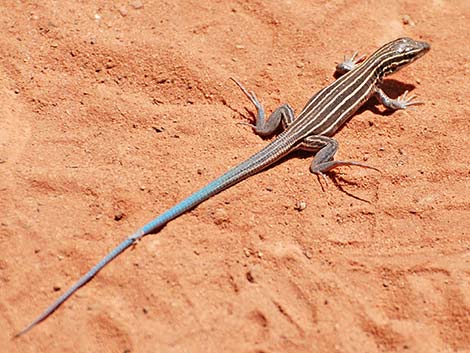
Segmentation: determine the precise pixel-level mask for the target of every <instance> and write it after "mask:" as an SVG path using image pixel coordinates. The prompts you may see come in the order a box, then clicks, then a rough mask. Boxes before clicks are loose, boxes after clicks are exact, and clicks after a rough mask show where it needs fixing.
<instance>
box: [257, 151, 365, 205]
mask: <svg viewBox="0 0 470 353" xmlns="http://www.w3.org/2000/svg"><path fill="white" fill-rule="evenodd" d="M314 156H315V154H314V153H313V154H312V153H311V152H308V151H302V150H296V151H293V152H292V153H289V154H288V155H286V156H284V157H282V158H281V159H280V160H278V161H276V162H274V163H273V164H272V165H270V166H269V167H268V168H266V170H269V169H271V168H274V167H276V166H278V165H279V164H282V163H283V162H285V161H286V160H288V159H291V158H299V159H308V160H310V161H312V160H313V157H314ZM307 168H308V167H307ZM343 174H344V173H342V172H338V171H335V170H332V171H329V172H326V173H325V176H326V177H327V178H328V180H331V181H332V182H333V185H334V186H335V187H337V188H338V189H339V190H340V191H341V192H343V193H344V194H346V195H347V196H349V197H352V198H354V199H356V200H359V201H363V202H367V203H370V201H369V200H366V199H364V198H362V197H359V196H357V195H354V194H353V193H351V192H350V191H348V190H347V189H346V188H345V185H349V186H357V185H359V183H357V182H354V181H351V180H348V179H346V178H345V177H343V176H342V175H343ZM312 176H314V174H313V173H312ZM316 177H317V180H318V182H319V183H320V186H321V188H322V190H323V191H324V192H325V191H326V188H325V186H324V183H323V182H322V178H321V177H320V176H319V175H316ZM326 185H327V186H328V183H326Z"/></svg>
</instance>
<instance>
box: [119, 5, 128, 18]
mask: <svg viewBox="0 0 470 353" xmlns="http://www.w3.org/2000/svg"><path fill="white" fill-rule="evenodd" d="M119 13H120V14H121V16H122V17H126V16H127V9H126V8H125V7H124V6H121V7H120V8H119Z"/></svg>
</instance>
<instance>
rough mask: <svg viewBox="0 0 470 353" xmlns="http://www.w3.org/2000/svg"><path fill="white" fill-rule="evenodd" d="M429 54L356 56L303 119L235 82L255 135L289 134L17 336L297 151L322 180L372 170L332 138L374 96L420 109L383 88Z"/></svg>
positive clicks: (395, 49) (393, 105)
mask: <svg viewBox="0 0 470 353" xmlns="http://www.w3.org/2000/svg"><path fill="white" fill-rule="evenodd" d="M429 49H430V46H429V44H427V43H425V42H419V41H415V40H413V39H410V38H399V39H396V40H394V41H392V42H390V43H387V44H385V45H384V46H382V47H381V48H380V49H378V50H377V51H376V52H375V53H373V54H372V55H371V56H370V57H369V58H367V59H364V58H363V57H361V58H357V59H356V54H355V55H353V56H352V57H351V58H350V59H347V60H345V62H344V63H342V64H340V65H338V66H337V71H338V73H340V74H342V76H340V77H339V78H338V79H337V80H336V81H334V82H333V83H331V84H330V85H328V86H327V87H325V88H323V89H322V90H321V91H320V92H318V93H317V94H315V95H314V96H313V97H312V98H311V99H310V100H309V101H308V102H307V104H306V106H305V107H304V108H303V109H302V111H301V112H300V114H299V115H298V117H297V118H296V117H295V116H294V111H293V109H292V108H291V107H290V106H289V105H287V104H285V105H282V106H280V107H279V108H277V109H276V110H275V111H274V112H273V113H272V114H271V116H270V117H269V118H268V120H265V116H264V110H263V107H262V106H261V104H260V102H259V101H258V99H257V98H256V96H255V94H254V93H251V92H248V91H247V90H246V89H245V88H244V87H243V86H242V85H241V84H240V83H239V82H238V81H236V80H234V81H235V82H236V83H237V85H238V86H239V87H240V88H241V89H242V90H243V92H244V93H245V94H246V95H247V96H248V98H249V99H250V100H251V101H252V102H253V104H254V105H255V107H256V109H257V117H256V125H255V126H254V127H253V128H254V131H255V132H256V133H257V134H258V135H261V136H270V135H272V134H274V133H275V132H276V130H278V128H282V129H283V130H284V131H283V132H282V133H280V134H279V135H278V137H277V138H276V139H274V140H273V141H272V142H271V143H269V144H268V145H267V146H266V147H264V148H263V149H262V150H261V151H259V152H258V153H256V154H254V155H253V156H251V157H250V158H248V159H247V160H246V161H244V162H242V163H240V164H239V165H237V166H236V167H234V168H232V169H230V170H229V171H228V172H226V173H225V174H223V175H222V176H220V177H219V178H217V179H215V180H214V181H212V182H210V183H209V184H208V185H207V186H205V187H203V188H202V189H200V190H199V191H196V192H195V193H194V194H192V195H191V196H189V197H188V198H186V199H184V200H183V201H181V202H180V203H178V204H176V205H175V206H173V207H172V208H170V209H168V210H167V211H165V212H164V213H162V214H161V215H160V216H158V217H157V218H155V219H153V220H152V221H150V222H149V223H147V224H146V225H144V226H143V227H142V228H140V229H139V230H137V231H136V232H135V233H134V234H132V235H131V236H129V237H128V238H127V239H125V240H124V241H123V242H122V243H121V244H119V245H118V246H117V247H116V248H115V249H114V250H112V251H111V252H110V253H108V255H106V256H105V257H104V258H103V259H102V260H101V261H100V262H98V263H97V264H96V265H95V266H94V267H93V268H92V269H91V270H89V271H88V272H87V273H86V274H85V275H84V276H83V277H81V278H80V279H79V280H78V281H77V282H76V283H75V284H73V285H72V286H71V287H70V288H69V289H68V290H67V291H66V292H65V293H64V294H62V295H61V296H60V297H59V298H58V299H57V300H56V301H55V302H54V303H53V304H52V305H51V306H49V307H48V308H47V309H46V310H45V311H44V312H43V313H41V314H40V315H39V316H38V317H37V318H36V319H35V320H34V321H33V322H31V323H30V324H29V325H28V326H26V327H25V328H24V329H23V330H22V331H20V332H19V333H17V334H16V336H15V337H18V336H20V335H22V334H24V333H26V332H28V331H29V330H30V329H32V328H33V327H34V326H35V325H37V324H38V323H40V322H41V321H43V320H44V319H46V318H47V317H48V316H49V315H51V314H52V313H53V312H54V311H55V310H57V308H58V307H59V306H60V305H62V304H63V303H64V302H65V301H66V300H67V299H68V298H69V297H70V296H71V295H72V294H73V293H75V291H76V290H77V289H79V288H80V287H81V286H83V285H84V284H85V283H87V282H88V281H89V280H91V279H92V278H93V277H94V276H95V275H96V273H98V272H99V271H100V270H101V269H102V268H103V267H105V266H106V265H107V264H108V263H109V262H111V261H112V260H113V259H114V258H115V257H116V256H118V255H119V254H121V253H122V252H123V251H124V250H126V249H127V248H129V247H130V246H131V245H132V244H134V243H135V242H136V241H137V240H139V239H141V238H142V237H144V236H145V235H147V234H150V233H154V232H156V231H157V230H159V229H161V228H162V227H163V226H164V225H165V224H166V223H168V222H169V221H171V220H172V219H175V218H176V217H178V216H180V215H182V214H183V213H185V212H187V211H188V210H190V209H192V208H194V207H195V206H197V205H198V204H200V203H201V202H203V201H205V200H207V199H208V198H210V197H212V196H214V195H215V194H217V193H219V192H221V191H223V190H225V189H227V188H229V187H231V186H232V185H234V184H236V183H238V182H240V181H242V180H244V179H246V178H248V177H249V176H251V175H253V174H255V173H257V172H259V171H261V170H264V169H266V168H267V167H268V166H269V165H271V164H272V163H274V162H276V161H278V160H279V159H280V158H282V157H283V156H285V155H287V154H288V153H290V152H292V151H294V150H299V149H301V150H307V151H310V152H312V153H316V155H315V157H314V159H313V162H312V164H311V166H310V170H311V172H312V173H315V174H317V175H322V176H324V174H323V173H325V172H328V171H330V170H332V169H334V168H337V167H340V166H360V167H365V168H372V167H370V166H367V165H365V164H361V163H357V162H349V161H335V160H334V159H333V158H334V155H335V153H336V151H337V149H338V142H337V141H336V140H334V139H332V138H331V137H330V136H332V135H333V134H334V133H335V132H336V131H337V130H338V128H339V127H340V126H342V125H343V124H344V123H345V122H346V121H347V120H348V119H349V118H350V117H351V116H352V115H353V114H354V113H355V112H356V111H357V109H358V108H359V107H360V106H362V105H363V103H364V102H365V101H367V100H368V99H369V98H370V97H371V96H374V95H375V96H376V97H377V98H378V99H379V101H380V102H381V103H382V104H383V105H384V106H385V107H387V108H389V109H392V110H396V109H405V108H407V107H408V106H410V105H413V104H418V103H417V102H416V101H413V99H414V96H410V97H407V92H405V93H404V94H403V95H402V96H400V97H399V98H398V99H391V98H389V97H388V96H387V95H386V94H385V93H384V92H383V91H382V90H381V89H380V83H381V82H382V79H383V77H384V76H387V75H389V74H392V73H394V72H396V71H398V70H399V69H401V68H402V67H404V66H405V65H407V64H409V63H411V62H413V61H415V60H416V59H418V58H419V57H421V56H422V55H424V54H425V53H426V52H428V51H429ZM372 169H375V168H372Z"/></svg>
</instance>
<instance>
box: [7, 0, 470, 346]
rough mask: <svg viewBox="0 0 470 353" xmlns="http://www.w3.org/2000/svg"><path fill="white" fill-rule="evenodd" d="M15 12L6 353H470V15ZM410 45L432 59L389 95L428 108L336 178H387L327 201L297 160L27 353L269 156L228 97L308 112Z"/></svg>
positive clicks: (340, 189) (447, 10)
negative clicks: (171, 213)
mask: <svg viewBox="0 0 470 353" xmlns="http://www.w3.org/2000/svg"><path fill="white" fill-rule="evenodd" d="M5 3H8V5H1V7H0V10H1V20H0V26H1V27H0V30H1V33H2V35H1V37H0V89H1V94H0V175H1V178H0V191H1V195H2V196H1V198H0V209H1V210H2V212H1V218H0V242H1V243H0V249H1V250H0V254H1V255H0V284H1V287H0V288H1V290H0V308H1V313H2V314H1V319H0V323H1V328H2V329H1V330H0V347H2V348H1V351H3V352H49V353H54V352H61V353H62V352H252V353H254V352H258V353H261V352H264V353H268V352H389V351H399V352H401V351H407V352H454V351H458V352H470V348H469V347H470V231H469V229H470V211H469V209H470V196H469V195H470V192H469V191H470V190H469V188H470V182H469V178H470V175H469V164H470V144H469V136H470V124H469V116H470V105H469V103H468V99H469V97H470V59H469V58H470V45H469V44H468V39H469V38H468V36H469V35H470V2H469V1H467V0H461V1H452V2H451V1H449V2H446V1H433V2H430V1H424V0H418V1H413V2H409V1H397V2H394V1H383V2H381V3H379V2H364V1H355V0H351V1H347V2H346V1H332V2H330V1H325V2H322V3H320V2H318V3H317V4H312V1H308V0H292V1H266V2H263V1H258V0H247V1H233V2H229V1H212V2H204V3H203V4H201V2H200V1H190V0H182V1H177V2H176V3H178V4H179V5H176V4H175V3H174V2H171V1H154V2H151V1H141V2H140V1H131V2H126V1H118V2H113V1H67V2H65V1H64V2H62V1H53V0H45V1H42V2H38V1H22V2H19V1H15V2H13V1H8V2H5ZM37 3H42V5H37ZM63 3H67V5H60V6H59V5H58V4H63ZM113 3H116V4H113ZM406 16H408V19H407V17H406ZM400 36H410V37H412V38H415V39H422V40H426V41H428V42H430V43H431V45H432V50H431V52H430V53H428V54H427V55H426V56H425V57H423V58H422V59H420V60H419V61H417V62H416V63H414V64H413V65H411V66H409V67H407V68H406V69H404V70H403V71H401V72H400V73H398V74H397V75H394V76H393V77H392V78H390V79H389V80H387V83H386V85H385V90H386V91H387V92H388V93H389V94H390V95H392V96H398V95H399V94H401V93H403V91H404V90H406V89H410V90H412V91H413V93H414V94H417V95H418V96H419V99H420V100H422V101H424V102H426V104H425V105H424V106H419V107H417V108H416V109H415V110H409V111H401V112H395V113H393V114H383V113H382V112H383V109H382V107H380V106H377V108H376V107H374V101H372V102H371V103H370V104H368V105H367V107H366V108H367V109H364V110H362V111H361V112H360V113H359V114H357V116H355V117H354V118H353V119H352V120H351V121H350V122H349V123H348V124H347V125H346V126H345V127H344V128H343V129H342V130H341V131H340V133H338V134H337V135H336V138H337V139H338V141H339V142H340V152H339V153H338V156H337V157H338V158H339V159H352V160H358V161H361V160H367V163H369V164H371V165H373V166H375V167H377V168H380V169H381V170H382V174H379V173H377V172H374V171H371V170H363V169H359V168H352V169H348V168H344V169H343V170H342V172H344V174H343V175H340V176H337V183H336V185H335V183H333V182H330V183H329V184H330V185H329V187H327V188H326V189H325V191H323V190H322V188H321V185H320V184H319V182H318V181H317V178H316V177H315V176H313V175H312V174H310V172H309V169H308V168H309V164H310V161H311V158H310V157H309V158H304V157H305V156H304V155H295V156H294V157H293V158H289V159H286V160H285V161H284V162H283V163H280V164H278V165H276V166H275V167H273V168H271V169H269V170H268V171H265V172H263V173H260V174H258V175H256V176H254V177H252V178H250V179H248V180H246V181H244V182H242V183H241V184H239V185H237V186H235V187H233V188H231V189H230V190H228V191H226V192H223V193H222V194H220V195H218V196H216V197H214V198H212V199H210V200H208V201H207V202H205V203H203V204H202V205H201V206H199V207H198V208H197V209H195V210H193V211H191V212H188V213H187V214H185V215H183V216H182V217H180V218H178V219H177V220H175V221H173V222H171V223H170V224H168V226H166V227H165V228H164V229H163V230H162V231H161V232H159V233H158V234H155V235H152V236H149V237H146V238H145V239H144V240H143V241H141V242H140V243H139V244H138V245H137V246H136V247H135V248H134V249H133V250H130V251H127V252H125V253H124V254H123V255H121V256H120V257H119V258H118V259H117V260H115V261H114V262H113V263H112V264H111V265H110V266H108V267H106V268H105V270H103V271H102V272H101V273H100V274H99V275H98V276H96V278H95V279H94V280H92V281H91V282H90V283H88V284H87V285H86V286H85V287H84V288H82V289H81V290H80V291H79V292H78V293H77V294H76V295H75V296H73V297H72V298H71V299H70V300H69V301H68V302H67V303H66V304H65V305H63V306H62V307H61V308H60V309H59V310H58V311H57V312H56V313H55V314H54V315H53V316H51V317H50V318H49V319H47V320H46V321H45V322H43V323H42V324H40V325H39V326H38V327H36V328H35V329H34V330H33V331H31V332H30V333H29V334H27V335H26V336H24V337H22V338H20V339H16V340H12V339H11V337H12V335H13V334H14V333H15V332H17V331H18V330H19V329H21V328H22V327H23V326H24V325H26V324H27V323H28V322H29V321H30V320H31V319H33V318H34V317H35V316H36V315H37V314H38V313H39V312H40V311H42V310H43V309H44V308H45V307H46V306H47V305H49V304H50V303H51V302H52V301H53V300H55V299H56V297H57V296H58V295H59V293H61V292H63V291H64V290H65V289H66V288H67V287H68V286H69V285H70V284H71V283H73V282H74V281H75V280H76V279H77V278H78V277H79V276H80V275H81V274H83V273H84V272H85V271H87V270H88V269H89V268H90V266H92V265H93V264H95V263H96V262H97V261H98V260H99V259H100V258H101V257H102V256H103V255H104V254H106V253H107V252H108V251H109V250H111V249H112V248H113V247H114V246H115V245H116V244H118V243H119V242H120V241H121V240H122V239H124V238H125V237H126V236H127V235H128V234H130V233H131V232H132V231H134V230H135V229H137V228H138V227H140V226H141V225H143V224H144V223H145V222H146V221H148V220H150V219H151V218H153V217H154V216H156V215H158V214H159V213H160V212H162V211H164V210H165V209H166V208H167V207H169V206H171V205H173V204H174V203H175V202H177V201H178V200H181V199H182V198H183V197H185V196H187V195H188V194H189V193H191V192H192V191H194V190H196V189H197V188H199V187H201V186H203V185H205V184H206V183H207V182H209V181H211V180H212V179H214V178H215V177H217V176H218V175H220V174H221V173H223V172H224V171H226V170H227V169H228V168H229V167H231V166H233V165H236V164H237V163H239V162H241V161H242V160H243V159H245V158H247V157H249V156H250V155H251V154H252V153H254V152H255V151H257V150H259V149H260V148H262V147H263V146H264V145H266V143H267V141H263V140H262V139H261V138H259V137H257V136H256V135H255V134H253V133H252V131H251V130H250V128H248V127H247V126H244V125H241V124H239V123H240V122H246V121H249V120H250V119H252V116H251V114H250V113H251V112H252V111H253V107H252V106H251V104H250V102H249V101H247V99H246V97H244V96H243V94H242V93H241V92H240V90H239V89H238V88H237V87H236V86H235V85H234V84H233V82H231V81H230V80H229V77H231V76H233V77H236V78H238V79H240V80H241V81H242V82H243V83H245V84H246V86H247V87H248V88H250V89H253V90H254V91H255V92H256V93H257V95H258V97H259V98H260V100H261V101H262V103H263V104H264V105H265V107H266V108H267V110H268V111H272V110H273V109H274V108H276V107H277V106H278V105H279V104H281V103H284V102H289V103H290V104H291V105H292V106H293V107H294V108H295V110H296V111H297V112H298V111H299V110H300V109H301V108H302V107H303V105H304V104H305V102H306V101H307V100H308V98H309V97H310V96H311V95H312V94H313V93H314V92H316V91H317V90H319V89H320V88H321V87H323V86H324V85H325V84H327V83H329V82H332V80H333V77H332V73H333V70H334V66H335V63H336V62H337V61H340V60H342V57H343V54H348V53H349V54H350V53H351V52H353V51H354V50H356V49H357V50H360V52H361V53H364V54H369V53H371V52H372V51H373V50H375V49H376V48H377V47H379V46H380V45H381V44H383V43H385V42H387V41H389V40H392V39H395V38H397V37H400ZM299 157H300V158H299ZM299 202H305V203H306V206H307V207H306V209H304V210H303V211H298V210H296V204H298V203H299ZM120 216H122V219H120V220H115V217H116V218H120Z"/></svg>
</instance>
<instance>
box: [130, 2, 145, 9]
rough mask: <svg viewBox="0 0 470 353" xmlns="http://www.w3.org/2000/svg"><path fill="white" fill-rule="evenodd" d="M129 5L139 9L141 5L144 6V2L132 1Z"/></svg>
mask: <svg viewBox="0 0 470 353" xmlns="http://www.w3.org/2000/svg"><path fill="white" fill-rule="evenodd" d="M131 6H132V7H133V8H134V9H136V10H138V9H141V8H142V7H144V4H142V2H141V1H134V2H132V3H131Z"/></svg>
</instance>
